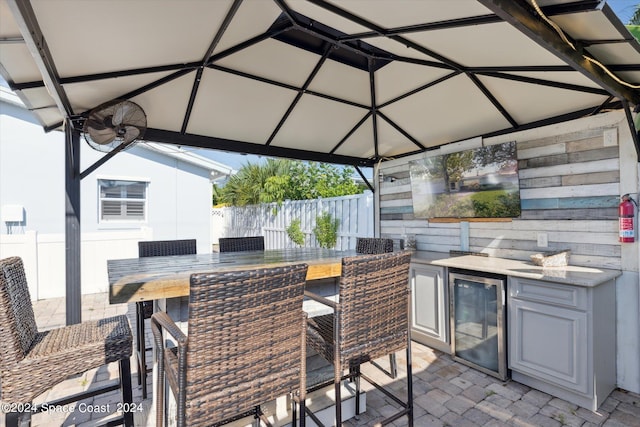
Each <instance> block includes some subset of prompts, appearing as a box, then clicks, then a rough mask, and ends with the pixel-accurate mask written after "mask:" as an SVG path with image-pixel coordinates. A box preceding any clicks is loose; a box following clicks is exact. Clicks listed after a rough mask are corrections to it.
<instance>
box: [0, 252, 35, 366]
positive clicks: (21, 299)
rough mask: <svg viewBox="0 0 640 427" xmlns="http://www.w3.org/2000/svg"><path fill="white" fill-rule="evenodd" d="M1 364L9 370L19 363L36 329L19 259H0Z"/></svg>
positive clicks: (25, 280) (27, 288)
mask: <svg viewBox="0 0 640 427" xmlns="http://www.w3.org/2000/svg"><path fill="white" fill-rule="evenodd" d="M0 325H2V326H1V327H0V340H1V341H0V342H2V347H3V348H2V351H1V352H0V365H1V366H2V369H3V370H4V369H11V368H12V367H13V366H15V365H16V364H17V363H18V362H20V361H21V360H22V359H23V358H24V356H25V354H26V353H27V351H28V350H29V348H30V347H31V344H32V343H33V340H34V339H35V337H36V333H37V332H38V327H37V326H36V320H35V316H34V314H33V307H32V305H31V296H30V295H29V287H28V286H27V279H26V276H25V272H24V266H23V264H22V260H21V259H20V258H18V257H11V258H6V259H2V260H0Z"/></svg>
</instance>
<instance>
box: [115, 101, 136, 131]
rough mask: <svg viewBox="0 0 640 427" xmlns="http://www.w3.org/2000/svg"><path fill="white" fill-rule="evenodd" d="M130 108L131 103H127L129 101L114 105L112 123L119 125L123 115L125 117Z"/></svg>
mask: <svg viewBox="0 0 640 427" xmlns="http://www.w3.org/2000/svg"><path fill="white" fill-rule="evenodd" d="M131 109H132V107H131V105H129V103H127V102H122V103H120V104H118V105H116V106H115V109H114V112H113V118H112V121H113V124H114V125H116V126H118V125H121V124H122V122H123V121H124V119H125V117H127V114H128V113H129V110H131Z"/></svg>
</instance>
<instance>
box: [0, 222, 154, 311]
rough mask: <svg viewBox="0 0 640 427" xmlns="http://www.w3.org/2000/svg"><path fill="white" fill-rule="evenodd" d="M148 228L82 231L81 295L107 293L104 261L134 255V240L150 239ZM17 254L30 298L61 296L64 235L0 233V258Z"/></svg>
mask: <svg viewBox="0 0 640 427" xmlns="http://www.w3.org/2000/svg"><path fill="white" fill-rule="evenodd" d="M152 238H153V232H152V230H151V229H150V228H142V229H140V230H130V231H108V232H107V231H105V232H98V233H82V243H81V245H82V252H81V283H82V293H83V294H93V293H98V292H107V291H108V289H109V278H108V276H107V260H108V259H118V258H135V257H137V256H138V243H137V242H138V241H139V240H151V239H152ZM10 256H19V257H21V258H22V262H23V263H24V268H25V274H26V276H27V283H28V284H29V293H30V294H31V299H32V300H39V299H45V298H58V297H63V296H65V289H66V285H65V240H64V234H45V233H38V232H36V231H27V232H25V233H24V234H2V235H0V258H6V257H10Z"/></svg>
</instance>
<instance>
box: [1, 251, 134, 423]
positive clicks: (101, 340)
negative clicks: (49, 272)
mask: <svg viewBox="0 0 640 427" xmlns="http://www.w3.org/2000/svg"><path fill="white" fill-rule="evenodd" d="M0 340H1V342H2V347H3V348H2V352H0V392H1V393H2V402H3V404H15V407H16V409H18V408H24V410H25V412H28V413H22V414H21V413H19V412H8V413H7V414H6V415H5V421H6V426H7V427H9V426H18V425H19V424H20V423H21V422H22V421H26V419H27V418H30V416H31V413H35V412H41V411H43V410H45V409H47V410H49V409H50V408H54V407H57V406H59V405H68V404H70V403H73V402H77V401H79V400H82V399H87V398H90V397H92V396H96V395H98V394H102V393H107V392H110V391H113V390H118V389H120V390H121V393H122V403H123V405H122V406H123V407H124V408H126V407H130V406H131V402H132V393H131V367H130V365H129V363H130V361H129V358H130V357H131V347H132V337H131V329H130V328H129V322H128V320H127V317H126V316H115V317H110V318H106V319H102V320H98V321H91V322H83V323H79V324H76V325H70V326H65V327H62V328H58V329H53V330H49V331H44V332H38V329H37V326H36V321H35V316H34V313H33V307H32V305H31V298H30V295H29V288H28V286H27V280H26V276H25V272H24V265H23V263H22V260H21V259H20V258H19V257H10V258H5V259H2V260H0ZM111 362H119V363H120V380H119V381H118V383H117V384H109V385H107V386H103V387H101V388H97V389H95V388H94V389H89V390H87V391H85V392H83V393H80V394H76V395H73V396H69V397H66V398H61V399H58V400H56V401H52V402H48V403H46V404H42V405H39V406H38V407H37V408H34V407H29V406H30V405H31V402H32V401H33V399H34V398H35V397H36V396H39V395H40V394H42V393H43V392H45V391H46V390H48V389H50V388H51V387H53V386H54V385H56V384H58V383H60V382H62V381H64V380H65V379H67V378H68V377H70V376H72V375H76V374H80V373H84V372H86V371H88V370H90V369H93V368H98V367H100V366H102V365H106V364H108V363H111ZM34 409H35V411H34ZM22 418H24V419H22ZM21 419H22V420H21ZM121 422H122V424H124V425H125V426H132V425H133V413H132V412H124V413H123V416H122V420H121ZM112 425H113V424H112Z"/></svg>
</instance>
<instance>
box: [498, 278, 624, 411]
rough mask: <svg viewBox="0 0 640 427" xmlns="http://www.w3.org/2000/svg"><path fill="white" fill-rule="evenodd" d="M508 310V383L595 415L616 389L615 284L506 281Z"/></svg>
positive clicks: (528, 280) (611, 282) (608, 282)
mask: <svg viewBox="0 0 640 427" xmlns="http://www.w3.org/2000/svg"><path fill="white" fill-rule="evenodd" d="M507 307H508V324H509V339H508V343H509V368H510V369H511V376H512V378H513V380H515V381H518V382H520V383H522V384H526V385H529V386H531V387H533V388H536V389H538V390H541V391H544V392H547V393H549V394H551V395H553V396H557V397H560V398H563V399H565V400H568V401H570V402H572V403H575V404H576V405H579V406H582V407H584V408H587V409H590V410H593V411H595V410H597V408H598V407H599V406H600V404H601V403H602V402H603V401H604V399H605V398H606V397H607V396H608V395H609V393H611V391H613V389H614V388H615V385H616V355H615V348H616V327H615V316H616V315H615V313H616V306H615V282H614V280H609V281H607V282H605V283H602V284H599V285H597V286H572V285H568V284H566V283H554V282H548V281H538V280H533V279H526V278H518V277H510V278H509V296H508V303H507Z"/></svg>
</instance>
